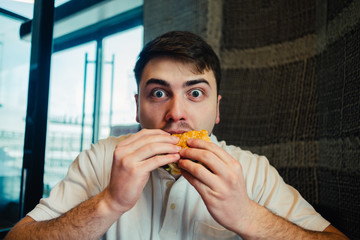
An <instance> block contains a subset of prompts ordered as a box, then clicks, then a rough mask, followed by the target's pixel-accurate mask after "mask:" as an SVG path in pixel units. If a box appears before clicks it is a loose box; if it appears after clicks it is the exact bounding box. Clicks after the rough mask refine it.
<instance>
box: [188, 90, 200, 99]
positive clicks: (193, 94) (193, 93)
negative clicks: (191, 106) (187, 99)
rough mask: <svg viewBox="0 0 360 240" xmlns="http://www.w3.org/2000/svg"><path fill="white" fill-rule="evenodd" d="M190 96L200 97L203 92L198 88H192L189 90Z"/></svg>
mask: <svg viewBox="0 0 360 240" xmlns="http://www.w3.org/2000/svg"><path fill="white" fill-rule="evenodd" d="M189 94H190V96H191V97H192V98H200V97H202V95H203V92H202V91H201V90H199V89H193V90H191V91H190V92H189Z"/></svg>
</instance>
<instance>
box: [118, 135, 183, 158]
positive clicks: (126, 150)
mask: <svg viewBox="0 0 360 240" xmlns="http://www.w3.org/2000/svg"><path fill="white" fill-rule="evenodd" d="M178 140H179V138H178V137H175V136H171V135H168V134H160V135H148V134H147V135H140V137H136V138H135V140H134V139H133V140H132V141H131V142H128V143H127V144H121V142H120V143H119V144H118V145H117V147H116V149H115V151H116V152H120V153H121V155H122V156H124V155H127V154H131V153H132V152H136V151H139V150H140V149H141V148H143V147H145V146H147V145H149V144H150V147H151V144H154V143H159V144H160V143H161V144H164V143H166V144H171V145H175V144H176V143H177V142H178ZM148 149H149V148H147V150H148ZM153 150H154V151H155V152H154V151H153V155H156V154H161V153H163V152H156V150H157V148H154V149H153ZM173 152H178V151H173V150H172V151H170V153H173ZM151 156H152V155H150V156H149V155H148V156H147V157H151Z"/></svg>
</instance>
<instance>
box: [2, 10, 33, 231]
mask: <svg viewBox="0 0 360 240" xmlns="http://www.w3.org/2000/svg"><path fill="white" fill-rule="evenodd" d="M20 24H21V22H19V21H15V20H13V19H10V18H7V17H4V16H2V15H0V26H1V27H0V229H3V228H7V227H11V226H12V225H13V224H14V223H16V222H17V221H18V220H19V198H20V179H21V169H22V159H23V147H24V133H25V116H26V106H27V90H28V80H29V62H30V50H31V49H30V43H29V42H25V41H22V40H20V38H19V28H20Z"/></svg>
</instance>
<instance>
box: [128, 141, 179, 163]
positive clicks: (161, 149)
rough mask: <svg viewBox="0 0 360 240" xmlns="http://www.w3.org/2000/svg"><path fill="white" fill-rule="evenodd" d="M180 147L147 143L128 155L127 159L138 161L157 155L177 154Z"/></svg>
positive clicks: (169, 144)
mask: <svg viewBox="0 0 360 240" xmlns="http://www.w3.org/2000/svg"><path fill="white" fill-rule="evenodd" d="M180 150H181V147H179V146H176V145H174V144H171V143H163V142H160V143H159V142H154V143H148V144H146V145H144V146H142V147H140V148H138V149H137V150H136V151H134V152H132V153H131V154H129V158H133V159H137V160H138V161H142V160H146V159H149V158H152V157H154V156H157V155H163V154H169V153H179V151H180Z"/></svg>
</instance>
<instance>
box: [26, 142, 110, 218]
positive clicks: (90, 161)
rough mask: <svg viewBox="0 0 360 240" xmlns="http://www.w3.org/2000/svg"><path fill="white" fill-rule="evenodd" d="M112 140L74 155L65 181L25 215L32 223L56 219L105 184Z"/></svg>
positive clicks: (108, 175)
mask: <svg viewBox="0 0 360 240" xmlns="http://www.w3.org/2000/svg"><path fill="white" fill-rule="evenodd" d="M113 139H114V138H112V139H106V140H102V141H99V142H98V143H97V144H95V145H91V149H89V150H85V151H83V152H82V153H80V154H79V155H78V157H77V158H76V159H75V161H74V162H73V163H72V164H71V166H70V168H69V170H68V173H67V175H66V177H65V178H64V179H63V180H61V181H60V182H59V183H58V184H56V185H55V187H54V188H53V189H52V190H51V192H50V195H49V197H48V198H43V199H41V200H40V202H39V204H38V205H37V206H36V207H35V208H34V209H33V210H32V211H31V212H29V213H28V216H30V217H31V218H33V219H34V220H35V221H43V220H49V219H52V218H56V217H59V216H61V215H62V214H64V213H65V212H67V211H69V210H70V209H72V208H74V207H75V206H77V205H78V204H80V203H82V202H84V201H86V200H88V199H90V198H91V197H93V196H95V195H97V194H98V193H100V192H101V191H102V190H103V189H104V188H105V187H106V186H107V184H108V182H109V178H110V174H109V173H110V170H111V164H112V156H113V151H114V148H115V145H116V144H114V141H113Z"/></svg>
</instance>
